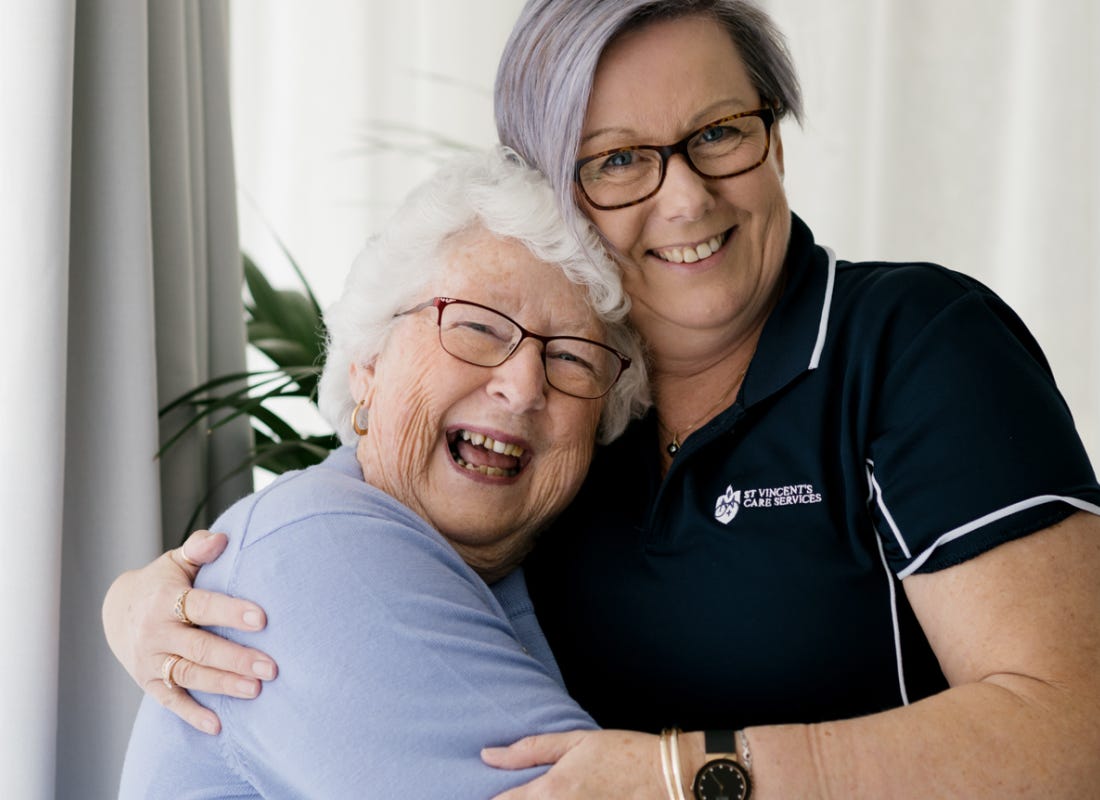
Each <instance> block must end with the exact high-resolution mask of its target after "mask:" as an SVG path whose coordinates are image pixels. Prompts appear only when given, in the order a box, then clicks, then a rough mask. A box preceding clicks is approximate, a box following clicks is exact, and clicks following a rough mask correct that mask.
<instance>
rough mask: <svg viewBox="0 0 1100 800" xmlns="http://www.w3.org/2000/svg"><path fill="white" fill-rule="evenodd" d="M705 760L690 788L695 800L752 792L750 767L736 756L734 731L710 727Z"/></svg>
mask: <svg viewBox="0 0 1100 800" xmlns="http://www.w3.org/2000/svg"><path fill="white" fill-rule="evenodd" d="M704 738H705V742H706V751H707V755H706V759H707V760H706V761H705V762H703V766H701V767H700V768H699V771H698V772H696V773H695V781H694V782H693V783H692V785H691V791H692V792H693V793H694V794H695V800H748V799H749V798H750V797H751V796H752V779H750V778H749V771H748V769H747V768H746V767H745V765H744V764H742V763H741V760H740V758H738V756H737V738H736V736H735V734H734V732H733V731H707V732H706V733H705V734H704Z"/></svg>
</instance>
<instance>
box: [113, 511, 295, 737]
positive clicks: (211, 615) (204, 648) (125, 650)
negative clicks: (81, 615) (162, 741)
mask: <svg viewBox="0 0 1100 800" xmlns="http://www.w3.org/2000/svg"><path fill="white" fill-rule="evenodd" d="M225 544H226V538H225V536H224V535H222V534H211V533H209V532H207V531H196V532H195V533H193V534H191V536H190V537H189V538H188V539H187V541H186V542H184V544H183V546H182V547H179V548H176V549H175V550H169V551H168V552H167V553H165V554H163V555H162V556H160V557H159V558H157V559H156V560H155V561H153V562H151V563H150V564H148V565H146V566H144V567H142V568H141V569H138V570H130V571H129V572H124V573H123V574H122V575H120V576H118V578H116V579H115V581H114V583H112V584H111V587H110V589H108V590H107V595H106V597H105V598H104V600H103V630H104V633H105V634H106V636H107V643H108V644H109V645H110V647H111V651H112V652H113V653H114V654H115V658H117V659H118V660H119V662H120V663H121V664H122V666H123V667H125V668H126V671H127V672H129V673H130V677H132V678H133V679H134V680H135V681H136V682H137V685H138V686H140V687H141V688H142V689H143V690H145V691H146V692H148V693H149V694H150V695H152V696H153V697H155V698H156V699H157V701H158V702H160V704H161V705H163V706H164V707H165V708H167V709H169V710H171V711H172V712H173V713H174V714H176V715H177V716H179V717H180V718H181V719H183V720H185V721H186V722H187V723H188V724H190V725H192V726H193V727H195V728H197V729H198V730H201V731H204V732H206V733H212V734H213V733H217V732H218V731H219V730H220V729H221V725H220V722H219V720H218V717H217V715H215V714H214V713H213V712H212V711H210V710H209V709H206V708H203V707H202V706H200V705H199V704H198V703H196V702H195V701H194V700H192V699H191V695H189V694H188V693H187V692H186V691H185V690H184V688H181V687H185V688H188V689H198V690H201V691H205V692H214V693H217V694H226V695H232V696H233V697H245V698H248V697H255V696H256V695H257V694H259V692H260V681H259V680H258V679H264V680H270V679H272V678H274V677H275V674H276V667H275V662H274V661H272V660H271V658H270V656H267V655H265V654H264V653H261V652H259V651H258V650H252V649H249V648H246V647H241V646H240V645H237V644H234V643H232V642H229V641H226V640H225V639H222V638H221V637H219V636H216V635H214V634H212V633H208V632H206V631H202V630H199V629H198V628H193V627H190V626H188V625H185V624H184V623H182V622H180V621H179V620H178V619H177V618H176V616H175V614H174V612H173V609H174V608H175V604H176V598H177V597H179V595H180V593H181V592H183V591H185V590H186V589H190V588H191V585H192V583H193V582H194V580H195V576H196V575H197V574H198V571H199V566H201V565H202V564H206V563H209V562H211V561H213V560H215V559H216V558H217V557H218V556H219V555H221V553H222V551H223V550H224V549H225ZM189 561H190V562H192V563H188V562H189ZM185 608H186V612H187V616H188V618H189V619H190V620H191V621H192V622H194V623H195V624H196V625H220V626H224V627H230V628H238V629H240V630H259V629H261V628H263V627H264V625H265V624H266V618H265V616H264V612H263V609H261V608H260V607H259V606H257V605H256V604H255V603H250V602H248V601H246V600H240V599H237V598H233V597H228V596H226V595H222V594H217V593H214V592H207V591H204V590H202V589H194V590H192V591H191V592H189V593H188V595H187V598H186V606H185ZM172 654H176V655H180V656H182V657H183V658H182V660H181V661H179V662H177V663H176V665H175V666H174V668H173V669H172V678H173V680H174V681H175V682H176V683H177V684H179V686H178V687H176V688H174V689H169V688H168V687H167V686H166V685H165V684H164V681H163V680H162V676H161V667H162V665H163V664H164V660H165V658H167V657H168V656H169V655H172Z"/></svg>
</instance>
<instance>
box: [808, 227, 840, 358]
mask: <svg viewBox="0 0 1100 800" xmlns="http://www.w3.org/2000/svg"><path fill="white" fill-rule="evenodd" d="M823 249H824V250H825V253H826V254H827V255H828V256H829V277H828V281H827V282H826V284H825V302H824V303H823V304H822V306H821V320H820V321H819V322H818V325H817V343H816V344H815V345H814V352H813V354H812V355H811V356H810V367H809V368H810V369H817V365H818V363H819V362H820V361H821V351H822V350H824V349H825V330H826V329H827V328H828V327H829V311H830V310H831V309H832V307H833V285H834V284H835V283H836V253H834V252H833V250H832V248H831V247H825V248H823Z"/></svg>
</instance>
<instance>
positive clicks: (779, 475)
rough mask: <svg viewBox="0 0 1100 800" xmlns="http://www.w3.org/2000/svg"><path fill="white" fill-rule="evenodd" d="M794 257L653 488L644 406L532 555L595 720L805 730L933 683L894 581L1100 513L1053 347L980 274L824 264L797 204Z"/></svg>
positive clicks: (554, 627)
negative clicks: (770, 306) (717, 404)
mask: <svg viewBox="0 0 1100 800" xmlns="http://www.w3.org/2000/svg"><path fill="white" fill-rule="evenodd" d="M785 271H786V277H787V282H786V286H785V288H784V291H783V294H782V296H781V298H780V300H779V302H778V304H777V306H776V308H775V310H774V311H773V312H772V314H771V316H770V318H769V320H768V323H767V325H766V327H765V329H764V331H763V334H762V336H761V339H760V343H759V346H758V348H757V352H756V356H755V358H754V359H753V362H752V364H751V366H750V368H749V370H748V373H747V374H746V376H745V380H744V383H743V385H742V387H741V390H740V392H739V394H738V396H737V398H736V400H735V402H734V404H733V405H732V406H731V407H730V408H728V409H727V410H726V411H724V412H723V413H722V414H720V415H719V416H718V417H716V418H715V419H714V420H712V421H711V422H710V423H709V424H707V425H706V426H704V427H702V428H700V429H699V430H698V431H696V432H694V433H692V434H691V436H690V437H688V439H687V440H686V441H685V442H684V443H683V447H682V448H681V450H680V452H679V453H678V454H677V456H676V458H675V460H674V462H673V464H672V467H671V469H670V470H669V472H668V474H667V476H665V477H664V479H662V477H661V474H660V449H659V447H660V445H659V443H658V434H657V429H656V419H655V416H654V415H653V414H652V413H651V414H650V415H649V416H648V417H646V418H645V419H642V420H639V421H637V422H636V423H634V424H633V425H632V426H631V427H630V428H629V429H628V431H627V432H626V433H625V434H624V435H623V436H622V437H621V438H620V439H618V440H617V441H616V442H614V443H612V444H610V445H608V446H606V447H604V448H601V449H600V450H599V451H598V452H597V455H596V458H595V460H594V462H593V466H592V469H591V472H590V475H589V478H588V480H587V481H586V483H585V485H584V487H583V489H582V490H581V493H580V495H579V496H578V498H577V500H576V501H575V502H574V503H573V504H572V505H571V506H570V508H569V509H568V510H567V511H566V512H565V514H564V515H563V516H562V517H561V518H560V519H559V520H558V521H557V522H556V524H555V525H554V526H553V527H552V528H551V529H550V530H548V531H547V532H546V533H544V534H543V536H542V537H541V538H540V540H539V543H538V546H537V547H536V550H535V552H534V553H533V554H532V556H531V557H530V559H529V560H528V562H527V576H528V582H529V585H530V589H531V594H532V597H533V599H534V601H535V606H536V610H537V613H538V617H539V621H540V622H541V624H542V626H543V628H544V630H545V632H546V635H547V637H548V638H549V641H550V644H551V647H552V649H553V651H554V654H555V656H556V657H557V659H558V663H559V665H560V666H561V669H562V672H563V674H564V676H565V679H566V683H567V685H568V687H569V690H570V692H571V693H572V694H573V696H574V697H575V698H576V699H577V700H578V701H579V702H580V704H581V705H582V706H583V707H584V708H585V709H586V710H588V711H589V712H590V713H591V714H592V715H593V716H594V717H595V718H596V720H597V721H598V722H599V723H600V724H601V725H604V726H606V727H621V728H632V729H637V730H650V731H655V730H658V729H660V728H661V727H664V726H668V725H679V726H681V727H683V728H685V729H689V730H691V729H700V728H703V729H705V728H737V727H741V726H745V725H756V724H775V723H785V722H817V721H823V720H830V719H842V718H848V717H852V716H856V715H860V714H866V713H872V712H876V711H881V710H884V709H888V708H892V707H896V706H898V705H902V704H905V703H908V702H913V701H916V700H918V699H920V698H922V697H925V696H927V695H929V694H932V693H934V692H937V691H939V690H941V689H943V688H946V685H947V683H946V680H945V679H944V676H943V674H942V672H941V671H940V669H939V666H938V664H937V661H936V658H935V656H934V654H933V653H932V650H931V648H930V647H929V644H928V642H927V640H926V639H925V637H924V635H923V634H922V632H921V630H920V626H919V625H918V624H917V621H916V618H915V616H914V614H913V612H912V610H911V608H910V607H909V605H908V604H907V602H906V598H905V594H904V591H903V590H902V588H901V580H902V579H904V578H905V577H906V576H907V575H910V574H912V573H914V572H927V571H933V570H939V569H943V568H945V567H948V566H951V565H953V564H957V563H959V562H962V561H965V560H967V559H969V558H973V557H974V556H976V555H978V554H980V553H982V552H984V551H986V550H988V549H990V548H992V547H995V546H996V545H997V544H1000V543H1002V542H1006V541H1009V540H1011V539H1015V538H1017V537H1021V536H1025V535H1027V534H1029V533H1032V532H1035V531H1039V530H1041V529H1043V528H1046V527H1049V526H1050V525H1053V524H1055V523H1057V522H1059V521H1060V520H1062V519H1064V518H1065V517H1067V516H1069V515H1070V514H1072V513H1073V512H1074V511H1076V510H1077V509H1085V510H1088V511H1091V512H1093V513H1100V486H1098V485H1097V482H1096V476H1095V474H1094V472H1093V469H1092V467H1091V465H1090V464H1089V460H1088V456H1087V455H1086V453H1085V450H1084V447H1083V446H1082V444H1081V441H1080V438H1079V437H1078V435H1077V433H1076V430H1075V428H1074V425H1073V420H1072V418H1071V416H1070V412H1069V409H1068V408H1067V407H1066V404H1065V402H1064V400H1063V398H1062V396H1061V395H1060V394H1059V392H1058V389H1057V388H1056V386H1055V383H1054V379H1053V377H1052V376H1051V373H1050V369H1049V367H1048V365H1047V362H1046V359H1045V358H1044V356H1043V354H1042V352H1041V351H1040V349H1039V346H1038V345H1037V344H1036V342H1035V340H1034V339H1033V338H1032V336H1031V335H1030V334H1029V333H1028V331H1027V329H1026V328H1025V327H1024V325H1023V323H1022V322H1021V321H1020V320H1019V318H1018V317H1017V316H1016V315H1015V314H1014V313H1013V312H1012V310H1011V309H1009V308H1008V307H1007V306H1006V305H1005V304H1004V303H1003V302H1002V301H1001V300H1000V299H999V298H997V297H996V295H994V294H993V293H992V292H991V291H990V290H989V289H987V288H986V287H984V286H982V285H981V284H980V283H978V282H977V281H975V280H973V279H971V278H968V277H966V276H964V275H961V274H959V273H957V272H953V271H951V270H948V269H944V268H943V267H939V266H936V265H933V264H886V263H848V262H836V261H835V259H834V258H833V257H832V255H831V254H830V252H829V251H828V250H826V249H824V248H821V247H818V246H816V245H815V244H814V241H813V237H812V234H811V233H810V230H809V229H808V228H807V227H806V226H805V224H804V223H802V221H801V220H799V219H798V218H797V217H794V218H793V225H792V233H791V242H790V247H789V251H788V256H787V261H786V264H785ZM731 377H732V376H731Z"/></svg>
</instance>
